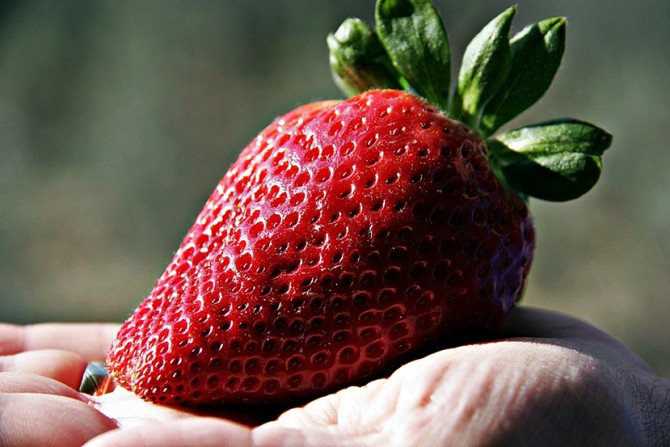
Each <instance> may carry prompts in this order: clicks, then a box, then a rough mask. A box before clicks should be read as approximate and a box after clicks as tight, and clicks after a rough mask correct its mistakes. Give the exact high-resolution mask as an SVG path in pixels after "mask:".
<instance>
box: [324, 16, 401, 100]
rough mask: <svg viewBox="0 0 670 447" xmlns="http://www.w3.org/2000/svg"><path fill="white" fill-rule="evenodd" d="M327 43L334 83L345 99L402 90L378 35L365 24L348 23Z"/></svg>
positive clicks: (349, 21)
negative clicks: (382, 90) (383, 90)
mask: <svg viewBox="0 0 670 447" xmlns="http://www.w3.org/2000/svg"><path fill="white" fill-rule="evenodd" d="M327 42H328V48H329V50H330V69H331V72H332V74H333V79H334V80H335V83H336V84H337V86H338V87H339V88H340V90H341V91H342V92H343V93H344V94H345V95H346V96H349V97H351V96H355V95H357V94H359V93H363V92H364V91H366V90H370V89H375V88H390V89H402V88H403V87H402V85H401V80H400V75H399V74H398V73H397V72H396V71H395V70H394V68H393V66H392V63H391V59H390V58H389V57H388V54H386V50H385V49H384V47H383V46H382V44H381V42H380V41H379V38H378V37H377V34H376V33H375V32H374V31H373V30H372V29H371V28H370V27H369V26H368V25H367V24H366V23H365V22H363V21H362V20H360V19H355V18H351V19H346V20H345V21H344V22H343V23H342V25H340V27H339V28H338V29H337V31H336V32H335V33H333V34H330V35H328V39H327Z"/></svg>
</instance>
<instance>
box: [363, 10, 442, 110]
mask: <svg viewBox="0 0 670 447" xmlns="http://www.w3.org/2000/svg"><path fill="white" fill-rule="evenodd" d="M375 20H376V25H377V33H378V35H379V39H380V40H381V42H382V44H383V45H384V47H385V48H386V51H387V52H388V54H389V56H390V58H391V61H392V62H393V65H394V66H395V68H396V70H398V72H399V73H400V74H401V75H402V76H403V77H404V78H405V79H407V82H409V84H410V86H411V87H412V88H413V89H414V90H415V91H416V92H417V93H418V94H419V95H421V96H423V97H424V98H426V99H427V100H428V101H430V102H432V103H433V104H435V105H436V106H438V107H440V108H441V109H442V110H448V104H449V89H450V83H451V52H450V50H449V39H448V37H447V32H446V30H445V29H444V24H443V23H442V20H441V19H440V16H439V14H438V13H437V10H436V9H435V7H434V6H433V4H432V3H431V2H430V1H429V0H379V1H378V2H377V7H376V14H375Z"/></svg>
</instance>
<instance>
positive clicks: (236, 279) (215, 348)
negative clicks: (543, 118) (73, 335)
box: [107, 0, 611, 405]
mask: <svg viewBox="0 0 670 447" xmlns="http://www.w3.org/2000/svg"><path fill="white" fill-rule="evenodd" d="M515 11H516V8H510V9H508V10H506V11H504V12H503V13H502V14H501V15H499V16H498V17H496V18H495V19H494V20H493V21H492V22H491V23H489V24H488V25H487V26H486V27H485V28H484V29H483V30H482V31H481V32H480V33H479V34H478V35H477V36H476V37H475V39H474V40H473V42H472V43H471V44H470V46H469V47H468V48H467V50H466V52H465V55H464V58H463V61H464V62H463V66H462V68H461V71H460V73H459V79H458V82H457V85H456V88H455V89H454V91H453V93H451V94H450V54H449V49H448V40H447V35H446V31H445V30H444V27H443V25H442V22H441V20H440V19H439V16H438V15H437V12H436V10H435V8H434V7H433V6H432V4H431V3H430V2H428V1H422V0H412V1H409V0H395V1H392V0H380V1H379V2H378V4H377V14H376V22H377V27H376V28H377V29H376V30H372V29H371V28H369V27H368V26H367V25H366V24H364V23H363V22H361V21H360V20H356V19H349V20H347V21H345V22H344V23H343V25H342V26H341V27H340V29H339V30H338V31H337V32H336V33H335V34H333V35H331V36H329V39H328V44H329V47H330V50H331V67H332V69H333V74H334V77H335V80H336V82H337V83H338V85H339V86H340V87H341V88H342V90H343V91H344V92H345V93H346V94H348V95H349V96H351V97H350V98H349V99H346V100H342V101H323V102H317V103H313V104H308V105H305V106H302V107H299V108H297V109H295V110H293V111H291V112H289V113H287V114H286V115H284V116H282V117H280V118H278V119H277V120H275V121H274V122H273V123H272V124H270V126H268V127H267V128H266V129H265V130H263V131H262V132H261V133H260V134H259V135H258V136H257V137H256V138H255V139H254V140H253V141H252V142H251V144H249V146H247V147H246V148H245V149H244V150H243V151H242V153H241V155H240V157H239V158H238V159H237V161H236V162H235V163H234V164H233V165H232V167H231V168H230V169H229V171H228V172H227V173H226V174H225V175H224V177H223V179H222V180H221V182H220V183H219V184H218V186H217V187H216V189H215V190H214V192H213V194H212V195H211V196H210V198H209V200H208V201H207V203H206V204H205V207H204V209H203V210H202V212H201V213H200V215H199V216H198V218H197V219H196V222H195V224H194V225H193V227H192V228H191V230H190V231H189V232H188V234H187V235H186V238H185V239H184V241H183V242H182V244H181V246H180V247H179V249H178V251H177V252H176V254H175V256H174V258H173V260H172V262H171V263H170V264H169V265H168V267H167V269H166V270H165V272H164V273H163V275H162V276H161V277H160V278H159V280H158V281H157V283H156V285H155V287H154V289H153V291H152V292H151V294H150V295H149V297H147V298H146V299H145V300H144V301H143V302H142V303H141V304H140V306H139V307H138V308H137V310H136V311H135V312H134V314H133V315H132V316H131V317H130V318H129V319H128V320H127V321H126V322H125V324H124V325H123V326H122V328H121V330H120V331H119V333H118V336H117V339H116V340H115V342H114V344H113V346H112V347H111V350H110V352H109V355H108V358H107V362H108V367H109V369H110V371H111V373H112V375H113V377H114V378H115V380H116V381H117V382H118V383H119V384H120V385H121V386H123V387H126V388H128V389H130V390H132V391H134V392H135V393H137V394H138V395H139V396H141V397H142V398H144V399H147V400H150V401H153V402H157V403H164V404H170V405H176V404H182V405H212V404H222V403H234V404H247V405H253V404H262V403H269V402H286V401H288V400H289V399H306V398H310V397H313V396H316V395H318V394H323V393H326V392H330V391H333V390H335V389H337V388H341V387H343V386H346V385H348V384H351V383H356V382H360V381H361V380H364V379H368V378H369V377H371V376H374V375H376V374H379V373H380V372H381V371H383V370H384V369H385V368H386V367H387V366H389V365H390V366H393V365H398V364H400V363H402V362H403V361H405V360H406V359H408V358H410V357H411V356H412V355H415V354H416V353H417V352H420V351H423V350H426V349H430V348H431V347H433V346H436V345H437V344H438V343H443V342H444V341H445V340H449V339H450V337H455V336H457V335H458V334H461V333H464V332H470V331H490V330H495V329H497V328H499V327H500V325H501V324H502V323H503V322H504V320H505V317H506V315H507V314H508V313H509V311H510V309H511V308H512V307H513V306H514V305H515V303H516V302H517V301H518V300H519V298H520V296H521V293H522V291H523V288H524V285H525V280H526V277H527V275H528V271H529V268H530V264H531V260H532V257H533V250H534V247H535V230H534V226H533V222H532V219H531V217H530V214H529V211H528V206H527V204H528V200H529V198H530V197H537V198H541V199H547V200H555V201H561V200H568V199H572V198H575V197H577V196H579V195H581V194H583V193H585V192H586V191H588V190H589V189H590V188H591V187H592V186H593V184H594V183H595V181H596V180H597V178H598V175H599V173H600V168H601V155H602V153H603V151H604V150H605V149H606V148H607V147H608V146H609V144H610V140H611V137H610V136H609V135H608V134H607V133H606V132H604V131H603V130H601V129H599V128H597V127H595V126H593V125H591V124H588V123H585V122H581V121H577V120H573V119H564V120H556V121H548V122H545V123H541V124H536V125H533V126H527V127H523V128H520V129H514V130H509V131H507V132H503V133H499V134H495V133H496V131H497V130H498V129H499V128H500V126H501V125H502V124H504V123H505V122H507V121H508V120H510V119H511V118H513V117H515V116H516V115H517V114H519V113H520V112H521V111H522V110H524V109H525V108H527V107H528V106H530V105H531V104H532V103H534V102H535V101H536V100H537V99H539V97H540V96H542V94H543V93H544V91H545V90H546V88H547V87H548V85H549V83H550V82H551V79H552V78H553V76H554V73H555V72H556V70H557V68H558V64H559V63H560V59H561V56H562V52H563V41H564V30H565V20H564V19H562V18H556V19H547V20H544V21H541V22H538V23H536V24H533V25H531V26H529V27H527V28H526V29H524V30H523V31H521V32H520V33H519V34H518V35H516V36H514V37H513V38H512V39H510V38H509V36H508V34H509V29H510V24H511V20H512V17H513V16H514V13H515ZM402 89H406V90H407V91H402Z"/></svg>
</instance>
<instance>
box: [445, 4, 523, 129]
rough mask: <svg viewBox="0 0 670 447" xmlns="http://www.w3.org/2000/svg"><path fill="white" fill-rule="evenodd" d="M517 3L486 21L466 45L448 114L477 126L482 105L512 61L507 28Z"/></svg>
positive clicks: (493, 91)
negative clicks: (454, 96) (454, 97)
mask: <svg viewBox="0 0 670 447" xmlns="http://www.w3.org/2000/svg"><path fill="white" fill-rule="evenodd" d="M516 10H517V8H516V6H513V7H511V8H508V9H506V10H505V11H503V13H502V14H500V15H499V16H498V17H496V18H494V19H493V20H491V22H489V23H488V24H487V25H486V26H485V27H484V28H483V29H482V30H481V31H480V32H479V33H478V34H477V35H476V36H475V37H474V39H472V41H471V42H470V44H469V45H468V46H467V48H466V49H465V53H464V54H463V63H462V65H461V69H460V71H459V74H458V85H457V89H456V93H457V96H456V99H455V101H454V104H453V108H452V111H451V115H452V116H454V117H456V118H459V119H460V120H461V121H463V122H465V123H466V124H468V125H470V126H471V127H474V128H478V126H479V119H480V115H481V112H482V109H483V108H484V105H485V104H486V103H487V102H488V101H489V100H490V99H491V98H492V97H493V95H495V94H496V93H497V92H498V90H499V89H500V88H501V87H502V85H503V83H504V82H505V80H506V79H507V74H508V73H509V71H510V67H511V65H512V56H511V50H510V44H509V31H510V27H511V25H512V19H513V18H514V14H515V13H516Z"/></svg>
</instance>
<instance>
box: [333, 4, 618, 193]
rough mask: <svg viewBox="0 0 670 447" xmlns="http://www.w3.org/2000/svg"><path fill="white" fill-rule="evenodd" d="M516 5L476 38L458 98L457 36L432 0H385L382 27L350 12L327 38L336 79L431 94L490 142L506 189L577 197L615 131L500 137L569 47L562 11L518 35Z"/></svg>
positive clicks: (546, 129) (552, 126) (557, 130)
mask: <svg viewBox="0 0 670 447" xmlns="http://www.w3.org/2000/svg"><path fill="white" fill-rule="evenodd" d="M516 11H517V7H516V6H512V7H510V8H507V9H506V10H505V11H503V12H502V13H501V14H500V15H498V16H497V17H495V18H494V19H493V20H491V21H490V22H489V23H488V24H487V25H486V26H485V27H484V28H483V29H482V30H481V31H480V32H479V33H478V34H477V35H476V36H475V37H474V38H473V40H472V41H471V42H470V44H469V45H468V46H467V48H466V50H465V53H464V55H463V63H462V66H461V68H460V70H459V74H458V79H457V82H456V86H455V88H454V89H453V94H451V95H450V92H451V90H452V86H451V52H450V49H449V39H448V36H447V31H446V29H445V27H444V24H443V22H442V20H441V18H440V16H439V14H438V12H437V10H436V9H435V7H434V6H433V4H432V3H431V1H430V0H377V5H376V9H375V25H376V29H375V30H373V29H372V28H370V27H369V26H368V25H366V24H365V23H364V22H362V21H361V20H358V19H347V20H346V21H345V22H344V23H343V24H342V26H340V28H339V29H338V30H337V32H336V33H335V34H331V35H330V36H329V37H328V46H329V48H330V63H331V68H332V72H333V77H334V78H335V82H336V83H337V85H338V86H339V87H340V89H341V90H342V91H343V92H344V93H345V95H347V96H354V95H356V94H359V93H361V92H363V91H365V90H369V89H374V88H391V89H402V90H405V91H408V92H410V93H414V94H417V95H419V96H422V97H424V98H425V99H426V100H428V101H429V102H431V103H432V104H433V105H435V106H437V107H438V108H440V109H441V110H442V111H443V112H444V113H445V114H446V115H447V116H449V117H450V118H452V119H455V120H459V121H461V122H463V123H464V124H466V125H468V126H470V127H471V128H473V129H474V130H476V131H477V132H479V134H480V135H481V136H482V138H484V139H487V143H488V145H489V152H490V161H491V167H492V169H493V171H494V172H495V173H496V175H497V176H498V178H499V180H500V181H501V183H502V184H504V185H505V186H506V187H508V188H510V189H512V190H515V191H516V192H517V193H518V194H519V195H521V196H523V197H528V196H532V197H536V198H541V199H544V200H553V201H563V200H570V199H573V198H576V197H579V196H581V195H582V194H584V193H585V192H587V191H588V190H589V189H591V187H593V185H594V184H595V183H596V182H597V180H598V178H599V176H600V172H601V170H602V154H603V151H604V150H605V149H607V148H608V147H609V145H610V144H611V141H612V137H611V135H609V134H608V133H607V132H605V131H604V130H602V129H600V128H598V127H596V126H594V125H593V124H589V123H585V122H583V121H578V120H574V119H570V118H568V119H564V120H557V121H549V122H545V123H540V124H536V125H533V126H528V127H522V128H519V129H515V130H511V131H509V132H505V133H502V134H499V135H497V136H496V135H495V134H496V132H497V131H498V129H500V128H501V127H502V126H503V125H504V124H505V123H507V122H509V121H510V120H511V119H513V118H515V117H516V116H518V115H519V114H521V113H522V112H523V111H525V110H526V109H527V108H528V107H530V106H531V105H533V104H534V103H535V102H536V101H537V100H538V99H540V98H541V97H542V95H543V94H544V93H545V92H546V90H547V89H548V88H549V85H550V84H551V81H552V80H553V78H554V76H555V74H556V72H557V71H558V67H559V65H560V63H561V59H562V57H563V52H564V49H565V30H566V20H565V18H563V17H555V18H550V19H545V20H542V21H539V22H537V23H534V24H532V25H530V26H527V27H526V28H524V29H523V30H522V31H521V32H520V33H518V34H517V35H515V36H514V37H512V38H511V39H510V36H509V34H510V29H511V25H512V20H513V18H514V16H515V14H516Z"/></svg>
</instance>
